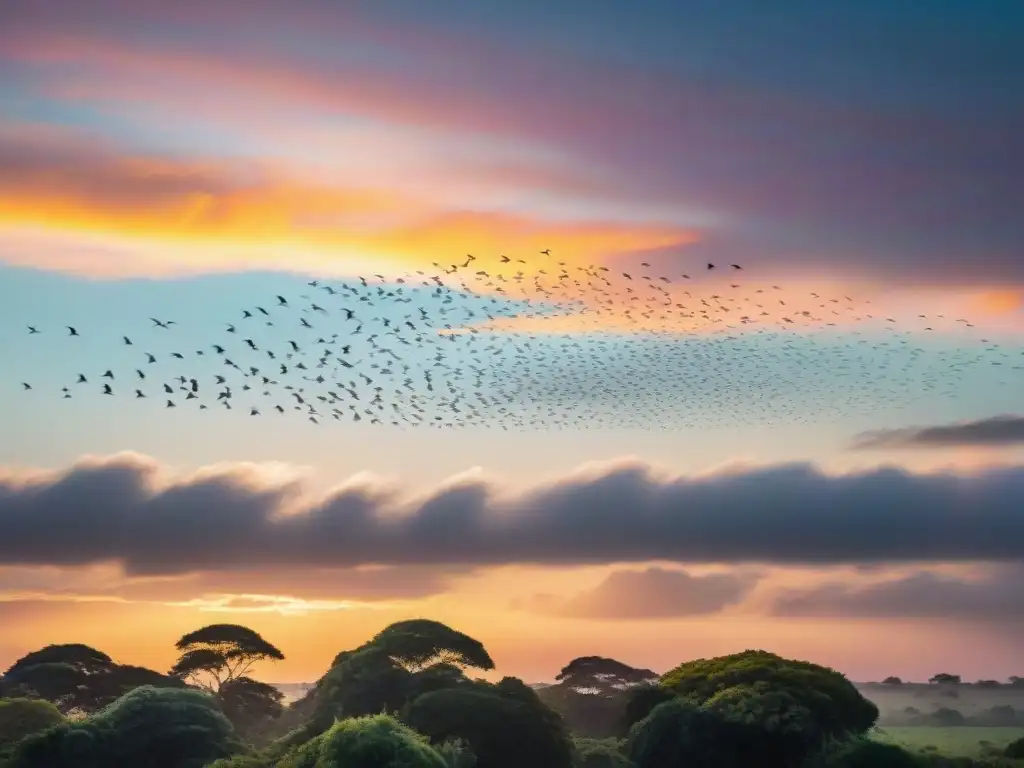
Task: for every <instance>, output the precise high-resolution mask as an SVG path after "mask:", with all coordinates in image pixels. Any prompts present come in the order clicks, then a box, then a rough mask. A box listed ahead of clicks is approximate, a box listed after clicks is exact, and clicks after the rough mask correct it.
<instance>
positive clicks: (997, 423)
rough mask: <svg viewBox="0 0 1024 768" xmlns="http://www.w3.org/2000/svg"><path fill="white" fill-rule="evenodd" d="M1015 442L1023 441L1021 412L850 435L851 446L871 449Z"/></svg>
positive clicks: (995, 445)
mask: <svg viewBox="0 0 1024 768" xmlns="http://www.w3.org/2000/svg"><path fill="white" fill-rule="evenodd" d="M1015 445H1024V416H1012V415H1004V416H993V417H991V418H988V419H980V420H978V421H965V422H962V423H960V424H947V425H942V426H934V427H908V428H905V429H882V430H873V431H871V432H864V433H862V434H860V435H858V436H857V437H856V438H854V441H853V446H852V447H853V448H854V449H855V450H872V449H890V448H959V447H971V448H978V447H1002V446H1015Z"/></svg>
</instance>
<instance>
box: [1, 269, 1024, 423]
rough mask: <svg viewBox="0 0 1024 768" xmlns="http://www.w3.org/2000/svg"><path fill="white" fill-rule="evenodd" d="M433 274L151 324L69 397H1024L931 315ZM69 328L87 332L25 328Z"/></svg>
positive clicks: (737, 284)
mask: <svg viewBox="0 0 1024 768" xmlns="http://www.w3.org/2000/svg"><path fill="white" fill-rule="evenodd" d="M433 266H434V270H433V271H423V270H420V271H415V272H410V273H407V274H404V275H402V276H400V277H395V276H392V277H390V278H388V277H386V276H385V275H381V274H378V275H373V276H368V277H359V278H356V279H354V280H351V281H349V282H342V283H338V284H328V283H325V282H322V281H319V280H312V281H310V282H309V283H308V284H307V285H306V290H304V291H302V292H301V293H298V294H297V295H275V296H267V297H264V299H263V300H258V302H256V303H253V304H252V305H251V306H247V307H238V308H237V309H236V310H235V311H233V312H230V313H229V314H227V316H226V317H225V320H224V324H223V326H222V327H221V328H220V329H219V330H216V331H215V332H212V333H211V335H209V336H208V337H206V338H204V343H203V344H202V345H201V347H199V348H191V349H188V350H186V349H184V348H182V346H183V344H184V343H186V342H185V337H183V336H179V331H180V329H181V326H180V325H179V323H178V322H177V321H176V320H174V319H168V318H160V317H151V318H149V328H148V329H147V334H146V335H145V342H144V344H145V347H144V346H142V344H143V342H142V341H141V340H140V338H139V334H141V333H142V330H141V329H138V330H137V331H135V332H133V331H131V330H129V331H127V332H126V334H125V335H123V336H122V337H121V338H120V339H119V340H117V341H116V343H118V344H119V345H120V346H122V347H124V348H130V351H132V352H133V353H134V354H135V355H136V357H135V361H136V362H135V364H134V365H131V366H129V367H127V368H120V367H117V366H110V367H107V366H104V365H100V366H98V368H97V369H96V370H89V371H81V372H77V373H75V374H72V375H71V377H70V378H69V380H68V381H66V382H63V383H62V386H61V387H60V389H59V394H60V396H62V397H63V398H64V399H68V400H71V399H75V398H80V397H82V396H86V395H91V396H99V397H104V398H126V397H127V398H131V399H134V400H146V401H157V403H158V404H159V405H160V406H162V407H163V408H166V409H175V408H188V407H194V408H196V409H199V410H207V409H214V408H219V409H225V410H239V411H240V412H242V413H244V414H248V415H249V416H252V417H259V416H265V415H275V414H276V415H284V414H293V415H294V414H298V415H301V416H302V417H303V418H305V419H307V420H308V421H310V422H312V423H313V424H318V425H319V424H324V423H328V422H333V421H337V422H366V423H368V424H373V425H390V426H393V427H402V428H406V427H433V428H438V429H454V428H466V427H473V426H487V427H497V428H500V429H504V430H510V429H524V428H531V429H535V428H556V429H570V428H571V429H592V428H609V427H618V428H638V429H678V428H694V427H699V426H702V425H704V424H708V423H711V422H714V423H715V424H718V425H722V424H726V425H728V424H734V425H737V426H739V425H741V424H749V423H751V422H760V423H765V422H792V421H794V420H796V421H801V420H812V419H818V418H830V419H831V418H837V417H840V416H842V415H845V414H851V413H854V412H870V411H872V410H873V409H875V408H877V404H878V403H879V401H880V399H884V400H885V402H887V403H888V404H889V405H892V406H895V407H903V406H905V405H909V404H911V403H913V402H914V401H915V400H917V399H919V398H920V397H922V396H923V395H926V394H929V393H931V394H938V395H945V396H955V395H956V394H957V392H959V391H960V385H961V384H962V383H963V381H964V379H965V377H966V376H968V375H969V374H970V373H971V372H972V371H978V370H983V369H987V370H991V367H992V366H1005V372H1006V376H1007V378H1006V380H1005V382H1006V383H1010V382H1011V381H1015V379H1013V374H1011V373H1010V371H1021V370H1024V366H1022V365H1021V364H1020V363H1024V358H1021V357H1019V356H1017V355H1019V354H1021V353H1020V352H1019V351H1016V350H1011V349H1008V348H1004V347H1003V346H1002V345H1000V344H996V343H993V342H990V341H989V340H987V339H983V338H970V339H967V341H968V342H969V343H965V344H963V345H961V346H957V347H950V346H949V345H948V344H947V345H943V346H940V347H938V348H932V347H929V346H928V345H927V344H926V343H924V342H923V338H924V336H925V335H926V334H927V333H928V332H932V331H935V330H942V331H949V330H951V329H953V328H957V327H958V328H960V329H961V333H965V334H971V331H969V330H968V329H972V328H974V324H973V323H971V322H969V321H968V319H966V318H946V317H945V316H943V315H941V314H938V315H934V316H925V315H919V316H917V318H916V321H917V325H915V326H914V327H907V326H906V325H905V324H904V323H901V322H897V320H896V318H894V317H887V316H884V314H880V313H876V312H875V311H874V310H873V308H872V305H871V302H869V301H855V300H854V299H853V298H851V297H849V296H845V295H838V296H827V295H823V294H819V293H817V292H813V291H809V290H802V289H796V290H784V289H783V288H782V287H781V286H779V285H771V284H765V285H760V284H751V283H748V281H747V279H746V278H747V272H746V271H745V270H744V268H743V266H742V265H739V264H723V265H716V264H710V263H709V264H706V265H702V266H701V269H700V270H699V272H698V271H694V272H693V273H690V272H687V273H676V274H666V273H665V272H667V270H659V269H658V268H657V267H654V266H652V265H651V263H649V262H640V263H638V264H637V265H636V266H635V267H632V268H629V267H625V268H624V267H622V266H621V265H620V266H619V267H612V266H607V265H596V264H590V265H586V266H582V265H574V264H570V263H567V262H565V261H561V260H559V259H558V258H556V257H555V256H552V254H551V252H550V251H549V250H544V251H540V252H539V253H538V254H536V255H535V256H534V257H532V258H530V259H521V258H512V257H509V256H499V257H497V258H496V259H486V260H485V259H484V258H482V257H481V258H477V257H476V256H473V255H467V256H466V257H465V258H464V259H460V260H459V261H457V262H455V263H452V264H447V265H445V264H441V263H435V264H434V265H433ZM940 326H941V327H940ZM799 330H813V331H817V332H816V333H797V332H795V331H799ZM54 332H56V333H62V334H63V335H66V336H70V337H75V338H82V337H83V336H86V335H87V334H88V332H89V331H88V329H87V328H86V327H85V326H83V325H73V326H66V327H65V328H64V329H49V328H43V327H42V326H41V325H32V326H29V327H28V329H27V333H28V334H29V335H31V336H39V337H40V339H45V338H46V336H47V334H51V333H54ZM830 332H831V333H830ZM189 338H190V340H191V337H189ZM21 386H22V388H23V389H24V390H25V391H26V392H29V393H35V392H39V391H42V390H41V389H40V387H38V386H37V385H36V384H35V383H33V382H32V381H24V382H22V384H21Z"/></svg>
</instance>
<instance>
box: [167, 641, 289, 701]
mask: <svg viewBox="0 0 1024 768" xmlns="http://www.w3.org/2000/svg"><path fill="white" fill-rule="evenodd" d="M175 648H177V650H178V652H179V653H180V654H181V655H180V656H179V657H178V661H177V662H176V663H175V664H174V667H173V668H172V669H171V675H172V676H173V677H176V678H178V679H180V680H187V681H188V682H190V683H192V684H193V685H196V686H198V687H200V688H205V689H206V690H208V691H212V692H214V693H216V692H218V691H219V690H220V689H221V686H223V685H224V684H225V683H228V682H230V681H232V680H236V679H238V678H241V677H246V676H247V675H248V673H249V672H250V671H251V669H252V667H253V665H254V664H256V663H257V662H259V661H266V660H268V659H270V660H275V661H280V660H283V659H284V654H283V653H281V651H280V650H278V649H277V648H276V647H275V646H274V645H272V644H271V643H268V642H267V641H266V640H264V639H263V638H262V637H261V636H260V635H259V633H258V632H255V631H254V630H251V629H249V628H248V627H243V626H240V625H238V624H211V625H209V626H206V627H203V628H202V629H197V630H196V631H195V632H190V633H188V634H187V635H184V636H183V637H182V638H181V639H180V640H178V642H177V643H176V644H175Z"/></svg>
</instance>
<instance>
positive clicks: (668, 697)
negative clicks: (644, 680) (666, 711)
mask: <svg viewBox="0 0 1024 768" xmlns="http://www.w3.org/2000/svg"><path fill="white" fill-rule="evenodd" d="M674 698H675V694H674V693H672V692H671V691H670V690H668V689H667V688H663V687H661V686H660V685H638V686H637V687H636V688H633V689H631V690H630V691H629V692H628V693H627V694H626V705H625V708H624V709H623V713H622V729H621V733H622V735H626V734H628V733H629V730H630V728H632V727H633V725H635V724H636V723H639V722H640V721H641V720H643V719H644V718H645V717H647V716H648V715H649V714H651V712H653V711H654V708H655V707H656V706H658V705H659V704H664V703H665V702H666V701H672V699H674Z"/></svg>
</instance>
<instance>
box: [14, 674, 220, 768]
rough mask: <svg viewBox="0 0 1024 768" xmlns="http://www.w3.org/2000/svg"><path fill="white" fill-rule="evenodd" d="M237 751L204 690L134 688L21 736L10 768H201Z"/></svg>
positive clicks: (214, 703) (218, 712) (216, 709)
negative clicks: (83, 714)
mask: <svg viewBox="0 0 1024 768" xmlns="http://www.w3.org/2000/svg"><path fill="white" fill-rule="evenodd" d="M237 749H238V744H237V742H236V741H235V740H234V733H233V730H232V727H231V723H230V722H229V721H228V720H227V718H226V717H224V715H223V714H222V713H221V712H220V710H219V708H218V706H217V702H216V700H215V699H213V698H212V697H211V696H209V695H208V694H205V693H202V692H199V691H193V690H173V689H167V688H153V687H150V686H146V687H142V688H136V689H135V690H134V691H131V692H130V693H127V694H125V695H124V696H122V697H121V698H120V699H118V700H117V701H115V702H114V703H113V704H111V705H110V706H108V707H106V708H105V709H103V710H102V711H101V712H98V713H96V714H95V715H93V716H91V717H89V718H88V719H86V720H83V721H81V722H69V723H65V724H63V725H59V726H57V727H55V728H51V729H49V730H47V731H44V732H43V733H40V734H37V735H35V736H29V737H28V738H26V739H24V740H23V741H22V742H21V743H20V744H19V745H18V747H17V748H16V750H15V754H14V758H13V760H12V761H11V765H12V768H93V767H95V768H111V767H112V766H136V765H138V766H143V765H144V766H146V768H201V767H202V766H205V765H207V764H208V763H210V762H212V761H213V760H216V759H217V758H220V757H226V756H228V755H230V754H231V753H232V752H234V751H236V750H237Z"/></svg>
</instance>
